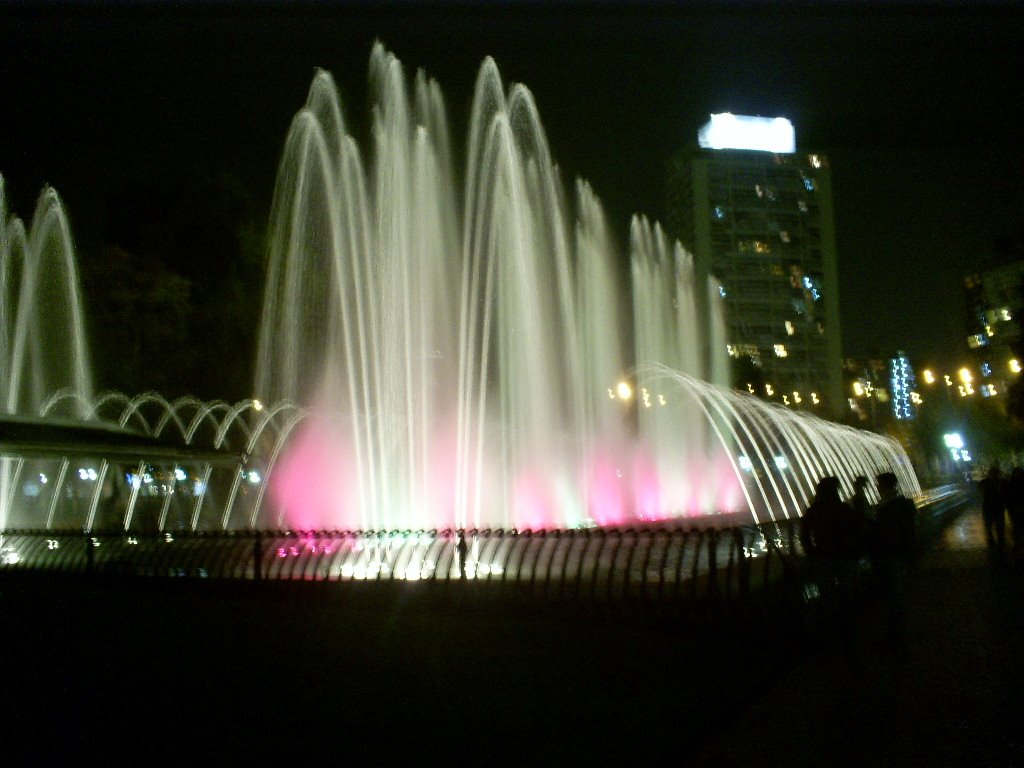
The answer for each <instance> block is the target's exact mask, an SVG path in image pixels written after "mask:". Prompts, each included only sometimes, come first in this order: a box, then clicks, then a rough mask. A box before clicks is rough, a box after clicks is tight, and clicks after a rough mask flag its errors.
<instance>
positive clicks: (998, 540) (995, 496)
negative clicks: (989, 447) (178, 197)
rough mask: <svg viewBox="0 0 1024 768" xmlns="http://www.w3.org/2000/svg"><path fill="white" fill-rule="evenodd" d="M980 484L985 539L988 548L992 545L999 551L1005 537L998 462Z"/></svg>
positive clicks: (1001, 483) (1003, 501)
mask: <svg viewBox="0 0 1024 768" xmlns="http://www.w3.org/2000/svg"><path fill="white" fill-rule="evenodd" d="M980 485H981V515H982V518H983V519H984V521H985V541H986V542H987V543H988V546H989V547H990V548H993V547H994V548H995V549H996V550H998V551H1000V552H1001V551H1002V550H1003V544H1004V539H1005V537H1006V488H1005V487H1004V486H1003V476H1002V473H1001V472H1000V471H999V465H998V464H993V465H992V468H991V469H989V471H988V475H986V476H985V478H984V479H983V480H982V481H981V483H980Z"/></svg>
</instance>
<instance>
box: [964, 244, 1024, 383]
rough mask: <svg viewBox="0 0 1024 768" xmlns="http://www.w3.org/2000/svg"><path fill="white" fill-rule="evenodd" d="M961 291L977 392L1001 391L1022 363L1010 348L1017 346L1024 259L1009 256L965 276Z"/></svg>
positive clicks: (1023, 299) (1022, 305)
mask: <svg viewBox="0 0 1024 768" xmlns="http://www.w3.org/2000/svg"><path fill="white" fill-rule="evenodd" d="M1014 255H1019V254H1014ZM964 293H965V299H966V304H967V323H966V324H967V348H968V350H970V353H971V355H972V357H973V358H974V360H973V363H974V366H975V367H976V368H977V369H978V372H979V373H980V377H979V378H980V384H981V394H982V395H983V396H985V397H991V396H994V395H999V394H1003V393H1005V391H1006V388H1007V387H1008V386H1009V384H1010V383H1011V382H1012V381H1014V380H1016V379H1017V377H1018V374H1020V373H1021V365H1022V364H1024V360H1021V359H1019V358H1018V355H1017V353H1016V351H1015V349H1014V348H1015V347H1017V348H1019V345H1020V338H1021V318H1020V313H1021V312H1024V260H1020V259H1013V260H1010V261H1008V262H1005V263H1002V264H999V265H996V266H992V267H990V268H988V269H985V270H981V271H978V272H975V273H973V274H970V275H968V276H967V277H965V278H964ZM975 386H976V385H975Z"/></svg>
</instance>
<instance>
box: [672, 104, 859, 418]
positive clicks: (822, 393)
mask: <svg viewBox="0 0 1024 768" xmlns="http://www.w3.org/2000/svg"><path fill="white" fill-rule="evenodd" d="M722 118H727V123H726V124H727V125H728V126H729V130H728V131H727V132H725V136H724V138H722V135H721V132H719V134H718V135H717V136H716V134H715V123H716V120H717V121H718V122H721V119H722ZM758 121H760V124H759V123H758ZM783 122H784V123H786V125H788V121H783ZM759 131H760V133H759ZM744 133H746V134H748V135H747V136H746V137H745V136H744ZM783 134H784V132H783ZM792 135H793V134H792V126H790V127H789V136H788V137H786V136H785V135H781V136H780V125H779V119H777V118H776V119H772V120H765V119H761V118H744V117H741V116H732V115H726V116H723V115H713V116H712V120H711V121H710V122H709V123H708V124H707V125H706V126H704V127H703V128H702V129H701V132H700V134H699V138H698V142H699V145H698V147H695V148H693V149H692V150H691V151H689V152H688V153H686V154H685V155H684V156H681V157H680V158H679V159H678V161H677V165H676V168H675V172H674V174H673V177H672V179H671V183H670V200H669V209H670V210H669V216H668V221H669V223H670V226H671V227H673V228H674V229H676V232H675V234H677V235H678V236H679V237H680V239H681V240H682V241H683V243H684V244H685V245H686V246H687V247H688V248H690V250H692V252H693V254H694V260H695V265H696V268H697V271H698V274H702V275H714V277H715V278H716V279H717V280H718V283H719V292H720V293H721V295H722V297H723V298H724V303H725V308H726V315H727V316H726V323H727V326H728V339H729V354H730V355H731V356H732V357H734V358H743V357H747V358H749V359H750V361H752V362H753V364H754V365H755V366H757V367H758V368H759V369H760V371H762V372H763V383H761V384H759V385H758V386H762V387H764V388H765V392H764V393H763V394H764V395H767V396H768V397H769V398H770V399H775V400H776V401H778V402H785V404H786V405H791V406H797V407H801V408H806V409H807V410H814V411H815V412H818V413H820V414H821V415H824V416H837V415H839V414H840V413H842V409H843V406H845V405H846V398H845V397H844V393H843V378H842V360H841V339H840V329H839V296H838V277H837V272H836V245H835V227H834V218H833V203H832V180H831V174H830V170H829V162H828V158H827V157H825V156H824V155H821V154H817V153H808V152H797V151H796V150H795V142H794V141H793V140H792ZM736 384H737V385H738V386H743V382H736Z"/></svg>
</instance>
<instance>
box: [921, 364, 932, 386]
mask: <svg viewBox="0 0 1024 768" xmlns="http://www.w3.org/2000/svg"><path fill="white" fill-rule="evenodd" d="M921 378H922V379H924V383H925V384H934V383H935V374H934V373H932V372H931V371H930V370H928V369H927V368H925V369H924V370H923V371H921Z"/></svg>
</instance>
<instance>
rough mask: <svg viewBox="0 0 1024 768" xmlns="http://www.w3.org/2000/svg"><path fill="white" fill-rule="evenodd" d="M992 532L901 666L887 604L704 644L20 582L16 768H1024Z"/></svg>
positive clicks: (421, 613)
mask: <svg viewBox="0 0 1024 768" xmlns="http://www.w3.org/2000/svg"><path fill="white" fill-rule="evenodd" d="M977 518H978V516H977V513H976V512H970V513H968V514H966V515H965V516H964V517H962V518H961V519H960V520H958V521H957V523H955V524H954V525H952V526H950V527H949V528H947V530H946V531H945V533H944V536H943V538H942V545H941V547H940V548H939V549H938V550H937V551H935V552H933V553H931V554H929V555H928V557H927V558H925V560H924V562H923V563H922V564H921V568H920V570H919V572H918V573H917V574H916V575H915V577H914V578H913V579H912V582H911V584H910V588H909V600H910V605H911V607H910V610H909V613H908V626H909V631H908V640H907V643H906V647H905V648H903V649H902V650H899V651H893V650H892V649H891V648H890V647H889V646H888V644H887V643H886V641H885V633H884V621H883V616H882V614H881V612H880V611H879V610H878V608H877V607H876V606H875V605H874V604H868V605H867V606H865V607H864V609H863V611H862V612H861V614H860V615H861V616H862V617H863V618H862V619H859V620H858V621H857V623H856V631H855V632H853V633H852V635H851V636H850V637H849V638H848V639H846V640H841V639H839V638H837V637H836V636H835V635H834V634H831V635H830V634H827V633H817V632H811V631H807V629H806V627H805V626H804V625H801V624H794V623H790V622H787V621H785V620H783V619H782V618H781V617H778V616H774V617H769V620H768V621H762V620H759V619H758V618H757V617H749V616H748V617H741V618H740V619H739V620H737V621H733V622H732V623H731V624H728V625H722V624H718V625H716V626H714V627H705V628H703V629H702V628H700V627H694V626H691V625H689V624H685V623H680V622H677V621H670V620H666V619H665V618H664V617H658V616H646V615H632V616H623V615H619V616H600V615H592V614H587V613H583V612H580V613H575V612H572V611H566V610H563V609H559V610H558V611H551V610H541V609H531V608H529V607H520V608H515V609H513V610H500V611H499V610H493V609H491V608H488V607H486V606H484V607H477V608H473V607H466V606H462V607H459V606H458V605H452V606H448V608H445V606H443V605H437V604H432V605H428V606H416V605H413V604H409V603H405V602H403V601H402V600H401V599H398V600H396V601H394V602H392V603H390V604H388V605H383V606H379V607H376V608H374V609H372V610H370V609H367V607H366V606H365V605H363V606H356V605H352V604H350V603H346V602H344V601H339V600H336V599H330V598H327V599H325V597H324V595H323V594H316V595H308V596H307V597H303V596H302V593H301V592H300V593H294V594H284V595H282V594H275V595H268V594H266V593H260V592H258V591H254V590H251V589H248V590H247V589H235V590H226V591H225V590H198V591H197V589H196V588H194V587H192V586H187V587H186V588H180V587H176V588H171V587H169V586H166V585H164V586H160V585H159V583H154V582H141V583H139V584H137V585H111V584H110V583H109V582H104V583H102V584H99V585H92V586H90V585H83V584H80V583H78V582H70V583H64V582H61V583H56V582H47V581H43V582H39V583H32V584H26V583H21V582H0V589H2V590H3V596H2V598H0V711H2V715H0V754H2V756H3V758H4V759H5V760H6V759H7V758H14V757H21V758H23V759H24V760H23V761H24V763H25V764H64V763H67V762H70V761H71V760H76V759H82V760H85V759H86V758H87V757H89V758H101V757H112V756H113V755H115V754H122V755H123V753H125V752H132V751H134V754H135V759H136V760H138V761H141V762H154V761H156V762H159V763H175V764H182V765H196V764H200V765H202V764H207V763H209V762H213V761H214V760H217V761H218V762H221V761H223V760H224V759H228V758H230V762H237V761H238V760H240V759H248V760H249V761H251V762H253V763H254V764H258V765H263V764H267V763H270V762H281V763H282V764H287V765H297V764H298V765H306V764H314V763H322V762H325V761H331V762H337V761H338V760H342V761H343V762H345V763H346V764H350V763H353V762H370V763H375V764H381V763H392V762H399V761H401V762H406V761H409V760H415V761H416V762H417V763H419V762H424V761H427V760H428V758H430V757H433V758H435V759H442V760H453V761H455V762H462V763H468V764H472V765H476V764H484V763H494V764H499V765H503V764H522V763H523V762H524V761H526V760H530V761H531V762H537V763H539V764H544V765H549V764H573V763H577V762H580V761H584V760H585V761H587V762H593V763H596V764H634V763H638V762H642V763H645V764H655V765H680V764H690V763H694V764H699V765H714V766H730V765H758V766H761V765H784V766H798V765H848V764H859V765H862V766H875V765H893V766H896V765H915V766H916V765H940V766H941V765H957V766H961V765H968V766H985V765H998V766H1003V765H1005V766H1013V765H1024V741H1022V738H1021V734H1022V731H1024V729H1022V727H1021V721H1020V713H1021V712H1024V708H1022V707H1021V705H1022V704H1024V701H1022V700H1024V665H1022V663H1021V662H1022V661H1024V659H1022V655H1024V649H1022V647H1021V643H1020V639H1021V627H1022V626H1024V597H1022V591H1021V584H1022V583H1024V575H1022V574H1024V568H1021V567H1019V566H1018V565H1017V564H1016V563H1015V562H1014V561H1013V560H1012V558H1008V559H1007V560H1005V561H999V560H996V559H993V558H990V557H989V556H988V554H987V553H986V552H985V550H984V547H983V542H982V536H981V530H980V525H979V522H978V519H977ZM282 753H283V754H284V757H280V755H281V754H282ZM12 764H13V763H12ZM18 764H21V763H18Z"/></svg>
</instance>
